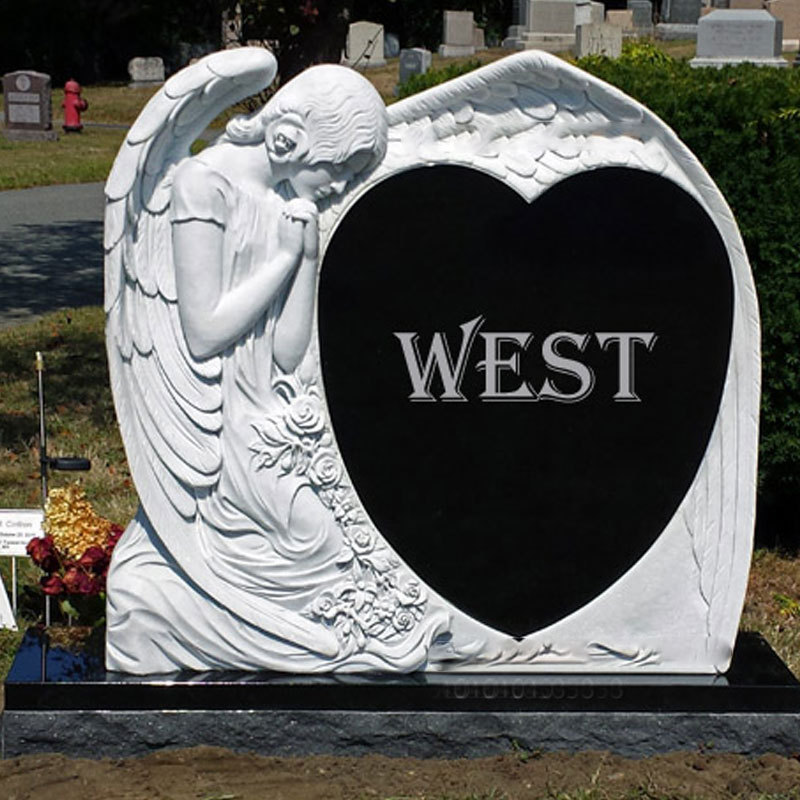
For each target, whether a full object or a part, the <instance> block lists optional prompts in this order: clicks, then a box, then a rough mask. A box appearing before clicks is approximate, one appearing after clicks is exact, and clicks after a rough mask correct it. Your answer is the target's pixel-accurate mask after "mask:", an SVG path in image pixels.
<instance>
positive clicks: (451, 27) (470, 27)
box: [439, 11, 475, 58]
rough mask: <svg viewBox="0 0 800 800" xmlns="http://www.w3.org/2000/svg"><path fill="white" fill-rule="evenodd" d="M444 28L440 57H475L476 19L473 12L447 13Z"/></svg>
mask: <svg viewBox="0 0 800 800" xmlns="http://www.w3.org/2000/svg"><path fill="white" fill-rule="evenodd" d="M442 28H443V36H442V44H441V45H439V55H440V56H444V57H445V58H457V57H459V56H474V55H475V18H474V16H473V14H472V12H471V11H445V12H444V13H443V15H442Z"/></svg>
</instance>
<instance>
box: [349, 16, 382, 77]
mask: <svg viewBox="0 0 800 800" xmlns="http://www.w3.org/2000/svg"><path fill="white" fill-rule="evenodd" d="M384 47H385V43H384V34H383V25H380V24H379V23H377V22H367V21H366V20H360V21H359V22H354V23H353V24H352V25H351V26H350V27H349V28H348V30H347V46H346V48H345V57H344V63H345V64H347V65H348V66H350V67H358V68H360V69H363V68H368V67H382V66H384V65H385V64H386V59H385V57H384Z"/></svg>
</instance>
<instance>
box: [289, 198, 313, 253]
mask: <svg viewBox="0 0 800 800" xmlns="http://www.w3.org/2000/svg"><path fill="white" fill-rule="evenodd" d="M287 210H288V213H289V215H290V216H291V218H292V219H295V220H299V221H302V223H303V256H304V257H305V258H308V259H312V260H314V261H316V259H317V254H318V253H319V226H318V222H317V217H318V212H317V206H316V204H315V203H313V202H312V201H311V200H303V199H301V198H296V199H294V200H290V201H289V202H288V203H287Z"/></svg>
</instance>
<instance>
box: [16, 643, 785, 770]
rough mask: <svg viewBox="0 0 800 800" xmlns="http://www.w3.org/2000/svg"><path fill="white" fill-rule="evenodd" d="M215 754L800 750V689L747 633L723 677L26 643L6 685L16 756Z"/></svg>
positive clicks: (440, 754) (448, 754)
mask: <svg viewBox="0 0 800 800" xmlns="http://www.w3.org/2000/svg"><path fill="white" fill-rule="evenodd" d="M197 744H207V745H217V746H224V747H229V748H232V749H236V750H246V751H253V752H259V753H263V754H270V755H283V756H286V755H310V754H339V755H348V754H349V755H363V754H366V753H383V754H386V755H395V756H417V757H442V758H444V757H450V758H454V757H476V756H482V755H490V754H496V753H503V752H509V751H510V750H512V749H515V748H522V749H525V750H568V751H578V750H597V749H601V750H611V751H614V752H617V753H619V754H621V755H627V756H645V755H651V754H654V753H659V752H668V751H671V750H679V749H697V748H708V747H713V748H714V750H715V751H720V752H737V753H746V754H756V753H763V752H777V753H781V754H792V753H796V752H800V684H799V683H798V682H797V680H796V679H795V678H794V677H793V676H792V675H791V673H790V672H789V671H788V669H786V667H785V665H784V664H783V663H782V662H781V661H780V659H779V658H778V657H777V656H776V655H775V653H774V652H773V651H772V650H771V649H770V648H769V646H768V645H767V644H766V642H765V641H764V640H763V639H761V638H760V637H758V636H755V635H747V634H743V635H740V637H739V641H738V642H737V647H736V652H735V654H734V660H733V663H732V666H731V669H730V670H729V671H728V673H726V674H725V675H718V676H714V675H710V676H709V675H695V676H693V675H681V676H677V675H649V676H648V675H632V676H625V677H623V676H620V675H544V674H540V675H520V674H514V675H486V674H482V675H480V674H459V675H452V674H450V675H445V674H419V673H418V674H414V675H406V676H385V675H341V676H331V675H325V676H308V675H285V674H276V673H213V674H212V673H206V674H194V673H193V674H186V673H181V674H176V675H169V676H151V677H147V678H138V677H132V676H125V675H120V674H118V673H108V672H105V670H104V669H103V668H102V660H101V653H100V652H99V651H92V650H91V648H89V649H88V650H85V651H82V652H77V653H75V652H70V651H69V650H66V649H64V648H60V647H51V646H48V644H47V641H46V638H45V637H44V635H43V634H42V633H41V632H39V633H29V634H28V636H27V637H26V639H25V641H24V643H23V647H22V648H21V650H20V652H19V654H18V656H17V659H16V661H15V663H14V666H13V667H12V670H11V672H10V674H9V677H8V680H7V682H6V707H5V711H4V713H3V717H2V747H3V755H4V756H6V757H9V756H17V755H24V754H30V753H41V752H52V751H57V752H60V753H64V754H66V755H71V756H87V755H91V756H93V757H99V756H108V757H122V756H129V755H137V754H142V753H147V752H151V751H152V750H155V749H160V748H165V747H188V746H192V745H197Z"/></svg>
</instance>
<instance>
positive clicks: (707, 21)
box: [689, 9, 788, 67]
mask: <svg viewBox="0 0 800 800" xmlns="http://www.w3.org/2000/svg"><path fill="white" fill-rule="evenodd" d="M782 45H783V23H782V22H781V20H779V19H776V18H775V17H773V16H772V14H770V13H769V11H749V10H742V11H731V10H729V9H717V10H716V11H712V12H711V13H710V14H706V15H705V16H704V17H701V18H700V21H699V22H698V23H697V56H696V57H695V58H693V59H692V60H691V61H690V62H689V63H690V64H691V66H693V67H722V66H725V65H726V64H741V63H743V62H748V63H751V64H760V65H762V66H769V67H786V66H788V62H787V61H786V60H785V59H783V58H781V48H782Z"/></svg>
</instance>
